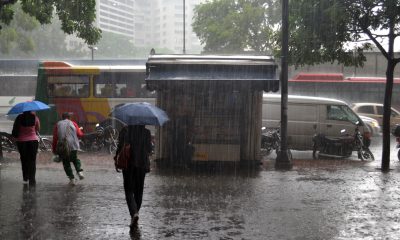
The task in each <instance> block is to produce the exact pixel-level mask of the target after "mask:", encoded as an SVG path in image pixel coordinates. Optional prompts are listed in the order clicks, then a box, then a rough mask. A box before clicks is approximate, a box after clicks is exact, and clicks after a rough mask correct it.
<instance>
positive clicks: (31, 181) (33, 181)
mask: <svg viewBox="0 0 400 240" xmlns="http://www.w3.org/2000/svg"><path fill="white" fill-rule="evenodd" d="M29 186H30V187H34V186H36V180H34V179H33V180H29Z"/></svg>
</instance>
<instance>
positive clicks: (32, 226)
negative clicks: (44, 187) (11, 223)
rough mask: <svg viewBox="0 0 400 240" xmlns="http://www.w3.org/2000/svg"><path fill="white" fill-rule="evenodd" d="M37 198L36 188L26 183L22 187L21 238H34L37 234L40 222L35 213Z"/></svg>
mask: <svg viewBox="0 0 400 240" xmlns="http://www.w3.org/2000/svg"><path fill="white" fill-rule="evenodd" d="M37 211H38V210H37V199H36V188H35V187H29V186H28V185H27V184H24V185H23V188H22V201H21V221H20V224H21V230H20V234H21V236H20V237H21V238H22V239H36V238H37V237H38V235H39V233H40V232H39V229H38V223H39V222H40V221H39V219H38V215H37V213H38V212H37Z"/></svg>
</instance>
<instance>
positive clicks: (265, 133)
mask: <svg viewBox="0 0 400 240" xmlns="http://www.w3.org/2000/svg"><path fill="white" fill-rule="evenodd" d="M261 131H262V132H261V150H262V151H264V152H265V153H266V155H269V154H270V153H271V152H272V150H275V151H278V150H279V149H280V144H281V134H280V131H279V128H274V129H267V128H266V127H262V128H261Z"/></svg>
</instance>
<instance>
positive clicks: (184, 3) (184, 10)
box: [183, 0, 186, 54]
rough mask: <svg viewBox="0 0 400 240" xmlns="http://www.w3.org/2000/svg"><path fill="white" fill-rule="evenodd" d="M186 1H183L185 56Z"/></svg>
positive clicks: (184, 45) (184, 43)
mask: <svg viewBox="0 0 400 240" xmlns="http://www.w3.org/2000/svg"><path fill="white" fill-rule="evenodd" d="M185 31H186V1H185V0H183V54H186V32H185Z"/></svg>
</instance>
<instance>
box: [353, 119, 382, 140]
mask: <svg viewBox="0 0 400 240" xmlns="http://www.w3.org/2000/svg"><path fill="white" fill-rule="evenodd" d="M358 116H359V117H360V118H361V120H362V121H363V122H364V124H365V125H366V126H367V127H368V129H369V131H370V132H371V136H376V135H382V129H381V127H380V126H379V122H378V121H377V120H375V119H373V118H370V117H367V116H363V115H358Z"/></svg>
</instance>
